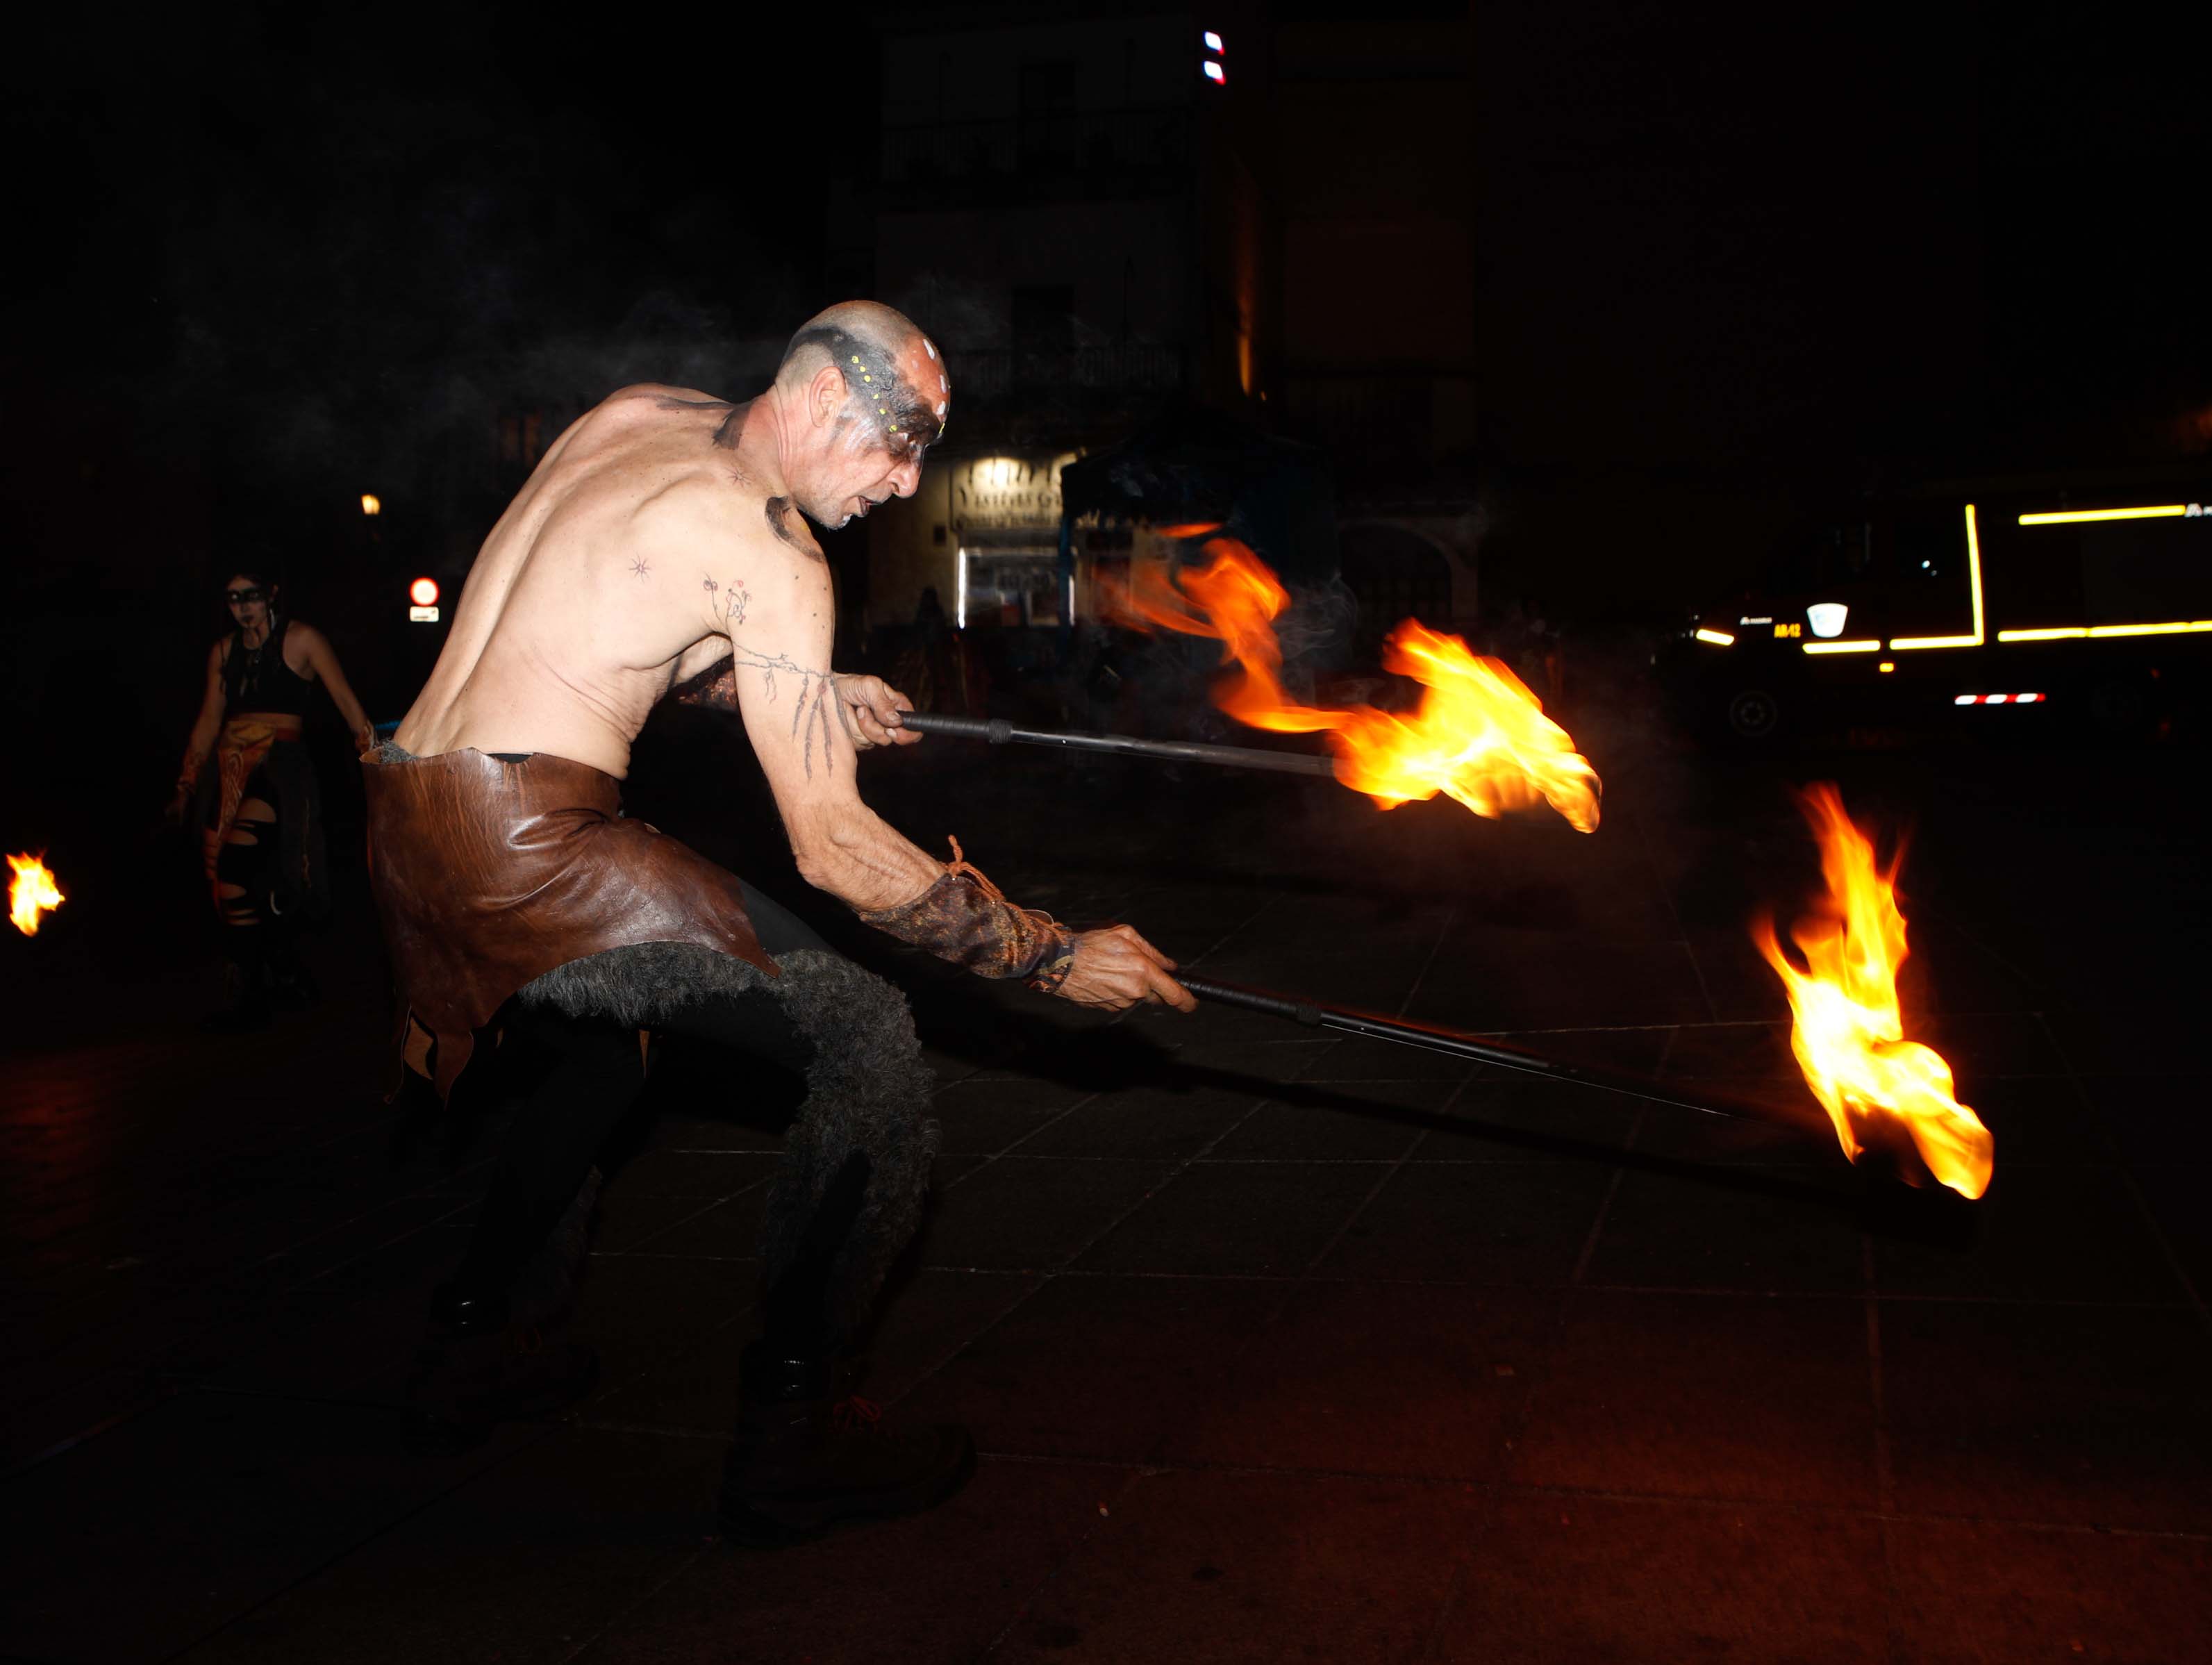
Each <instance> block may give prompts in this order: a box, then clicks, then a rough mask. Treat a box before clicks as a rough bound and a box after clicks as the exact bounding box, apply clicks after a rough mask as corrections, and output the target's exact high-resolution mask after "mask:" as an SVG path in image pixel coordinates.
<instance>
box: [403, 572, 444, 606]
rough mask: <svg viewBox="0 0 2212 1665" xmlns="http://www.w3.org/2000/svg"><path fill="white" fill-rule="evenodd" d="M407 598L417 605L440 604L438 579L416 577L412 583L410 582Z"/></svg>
mask: <svg viewBox="0 0 2212 1665" xmlns="http://www.w3.org/2000/svg"><path fill="white" fill-rule="evenodd" d="M407 599H409V600H410V601H411V602H413V603H414V604H415V605H416V606H417V607H435V606H436V605H438V580H436V579H435V578H418V579H416V580H415V581H414V582H413V583H412V584H410V585H409V586H407Z"/></svg>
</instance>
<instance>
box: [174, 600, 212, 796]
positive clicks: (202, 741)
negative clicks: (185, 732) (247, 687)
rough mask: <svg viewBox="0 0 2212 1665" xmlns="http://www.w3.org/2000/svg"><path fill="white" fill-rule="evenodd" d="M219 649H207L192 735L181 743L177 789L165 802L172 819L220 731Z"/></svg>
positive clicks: (192, 788) (187, 794)
mask: <svg viewBox="0 0 2212 1665" xmlns="http://www.w3.org/2000/svg"><path fill="white" fill-rule="evenodd" d="M222 647H223V644H222V642H221V641H218V642H216V644H215V646H213V647H210V648H209V649H208V657H207V686H206V689H205V690H204V692H203V693H202V694H201V696H200V712H199V715H198V716H197V717H195V718H193V719H192V732H191V736H190V737H189V738H187V739H186V740H185V757H184V761H183V762H182V763H179V765H178V766H177V790H176V793H175V795H174V796H173V797H172V798H171V799H169V816H170V818H171V819H172V820H174V819H176V818H177V817H179V816H181V815H182V814H183V813H184V811H185V805H186V803H188V802H189V801H190V800H191V795H192V793H193V790H194V789H195V788H196V787H197V785H198V783H199V778H200V769H201V768H202V766H203V765H204V764H205V763H206V762H207V760H208V753H209V752H210V751H212V750H214V749H215V737H216V735H217V734H218V733H220V732H222V712H223V691H222Z"/></svg>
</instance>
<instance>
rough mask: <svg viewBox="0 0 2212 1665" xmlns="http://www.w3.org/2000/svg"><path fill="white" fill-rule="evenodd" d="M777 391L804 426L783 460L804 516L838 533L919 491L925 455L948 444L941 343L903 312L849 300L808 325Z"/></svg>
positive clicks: (947, 390)
mask: <svg viewBox="0 0 2212 1665" xmlns="http://www.w3.org/2000/svg"><path fill="white" fill-rule="evenodd" d="M776 392H777V395H778V397H779V398H780V400H781V402H782V404H783V405H784V407H785V408H786V410H793V411H795V413H796V414H797V416H798V417H799V420H797V421H796V422H788V423H787V432H789V433H793V434H797V435H798V436H799V445H798V447H796V452H795V454H787V456H786V457H785V459H784V468H785V476H786V478H787V481H788V482H789V483H790V486H791V489H792V497H793V501H795V502H796V503H797V504H798V505H799V512H800V513H803V514H805V516H806V518H807V519H808V520H811V521H813V522H814V523H815V524H816V525H817V526H831V527H836V526H843V525H845V524H846V523H847V522H848V521H849V520H852V519H853V517H854V516H855V515H865V514H866V513H868V511H869V510H870V509H872V508H873V507H876V505H878V503H881V502H884V501H887V500H888V499H890V498H892V497H911V496H913V495H914V494H915V490H916V489H918V488H919V487H920V486H921V464H922V456H923V453H925V452H926V451H927V449H928V448H929V447H931V446H933V445H934V444H936V443H937V441H939V440H940V439H941V438H943V437H944V434H945V424H946V422H948V421H949V420H950V419H951V412H952V378H951V372H950V371H949V370H948V369H947V368H945V356H944V355H943V354H942V353H941V352H940V351H939V349H938V346H937V343H935V342H933V341H932V340H931V339H930V338H929V337H927V336H926V335H924V334H923V333H922V332H921V328H920V327H919V326H918V325H915V322H914V320H913V319H909V318H908V317H907V316H906V315H905V314H904V313H899V312H896V311H894V310H893V309H892V308H890V307H885V306H881V305H878V303H876V302H875V301H843V302H841V303H840V304H839V305H837V306H835V307H830V308H829V310H828V311H827V312H824V313H817V315H816V316H815V317H813V318H811V319H808V320H807V321H806V323H805V325H802V326H801V327H800V329H799V333H798V334H796V335H794V336H793V337H792V338H791V343H790V345H789V346H787V347H786V348H785V349H784V354H783V363H782V366H781V368H780V369H778V370H777V372H776Z"/></svg>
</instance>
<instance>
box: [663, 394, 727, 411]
mask: <svg viewBox="0 0 2212 1665" xmlns="http://www.w3.org/2000/svg"><path fill="white" fill-rule="evenodd" d="M653 403H654V404H657V405H659V407H660V408H661V409H662V410H729V409H730V408H731V406H730V402H729V400H727V399H679V398H677V397H676V396H675V395H674V394H673V393H663V394H662V395H661V396H660V397H659V398H657V399H655V400H654V401H653Z"/></svg>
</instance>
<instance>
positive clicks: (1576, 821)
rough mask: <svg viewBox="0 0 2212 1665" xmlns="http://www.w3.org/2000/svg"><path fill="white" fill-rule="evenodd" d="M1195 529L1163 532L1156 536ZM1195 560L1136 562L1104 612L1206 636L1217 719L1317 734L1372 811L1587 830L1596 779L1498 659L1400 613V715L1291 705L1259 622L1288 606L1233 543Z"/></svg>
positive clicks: (1593, 821)
mask: <svg viewBox="0 0 2212 1665" xmlns="http://www.w3.org/2000/svg"><path fill="white" fill-rule="evenodd" d="M1208 530H1212V529H1211V528H1208V527H1199V528H1188V527H1169V528H1166V529H1165V531H1166V535H1169V536H1180V535H1194V534H1195V532H1202V531H1208ZM1206 554H1207V555H1208V556H1212V560H1211V561H1210V562H1208V563H1207V564H1206V565H1205V566H1203V567H1191V568H1185V569H1184V570H1183V571H1182V574H1181V575H1180V585H1179V586H1178V584H1177V583H1176V581H1173V580H1170V578H1169V577H1168V575H1167V573H1166V570H1165V569H1164V568H1162V567H1159V566H1158V565H1156V564H1154V563H1150V562H1147V563H1145V564H1143V565H1141V566H1139V567H1138V568H1136V569H1134V570H1133V572H1132V574H1131V576H1130V580H1129V582H1128V584H1127V586H1126V587H1124V588H1122V589H1121V590H1120V591H1119V592H1117V593H1115V594H1114V595H1113V596H1112V597H1110V599H1109V605H1110V607H1111V609H1112V611H1113V612H1114V614H1115V617H1118V618H1119V619H1121V622H1123V623H1129V624H1133V625H1136V626H1137V627H1138V628H1139V629H1143V628H1146V627H1147V626H1150V625H1155V624H1156V625H1159V626H1162V627H1164V628H1165V629H1170V630H1176V631H1180V632H1182V634H1184V635H1196V636H1210V637H1212V638H1213V639H1214V640H1216V641H1219V642H1220V643H1221V644H1222V647H1223V660H1224V662H1225V663H1226V662H1228V661H1230V660H1234V661H1235V662H1236V663H1237V665H1238V667H1239V671H1238V674H1237V675H1236V676H1234V677H1231V678H1229V679H1228V680H1227V681H1226V682H1225V683H1224V684H1222V685H1221V686H1220V687H1219V688H1218V689H1217V690H1215V693H1214V700H1215V702H1216V703H1217V704H1218V705H1219V706H1220V707H1221V708H1222V709H1223V710H1224V711H1225V712H1227V713H1228V714H1230V715H1231V716H1232V717H1234V718H1236V719H1237V720H1238V721H1239V722H1242V723H1246V724H1249V726H1252V727H1254V728H1265V729H1271V730H1273V731H1274V732H1278V733H1286V734H1310V733H1316V732H1318V733H1323V734H1326V735H1328V738H1329V743H1330V744H1331V745H1332V746H1333V747H1334V750H1335V751H1336V753H1337V758H1338V763H1337V770H1336V773H1337V778H1338V779H1339V780H1340V781H1343V782H1344V784H1345V785H1346V786H1348V787H1352V789H1353V790H1354V791H1357V792H1364V793H1366V794H1367V795H1368V796H1369V797H1370V798H1372V799H1374V800H1375V801H1376V804H1377V805H1380V806H1381V807H1382V808H1383V809H1386V810H1388V809H1395V808H1396V807H1397V806H1398V805H1401V804H1403V803H1406V802H1408V801H1409V800H1411V799H1431V798H1434V797H1435V796H1436V795H1437V793H1440V792H1441V793H1448V794H1449V795H1450V796H1451V797H1453V798H1455V799H1458V800H1459V801H1460V802H1461V803H1462V804H1464V805H1467V807H1468V808H1469V809H1471V810H1473V811H1474V812H1475V813H1476V814H1477V815H1484V816H1498V815H1503V814H1504V813H1505V812H1506V811H1509V810H1522V809H1528V808H1531V807H1533V806H1534V805H1536V804H1537V803H1539V802H1542V803H1548V804H1550V805H1552V807H1553V809H1556V810H1557V811H1559V813H1560V814H1561V815H1563V816H1565V817H1566V818H1567V819H1568V821H1569V822H1571V823H1572V824H1573V825H1574V826H1575V827H1576V828H1577V829H1578V830H1580V831H1583V832H1589V831H1592V830H1593V829H1595V827H1596V826H1597V822H1598V793H1599V784H1598V778H1597V771H1596V770H1595V769H1592V768H1591V767H1590V766H1589V759H1587V758H1585V757H1583V756H1582V754H1581V753H1579V752H1577V750H1575V749H1574V742H1573V740H1572V739H1571V738H1569V737H1568V734H1567V732H1566V730H1565V729H1563V728H1561V727H1560V726H1559V725H1558V724H1557V723H1555V722H1553V720H1551V719H1550V718H1548V717H1547V716H1546V715H1545V714H1544V708H1543V704H1542V702H1541V701H1539V700H1538V699H1537V698H1536V696H1534V694H1532V693H1530V692H1529V691H1528V688H1527V687H1526V686H1525V685H1524V684H1522V681H1521V679H1520V678H1518V677H1516V676H1515V675H1514V674H1513V673H1512V671H1509V670H1507V669H1506V668H1505V666H1504V665H1502V664H1500V663H1499V662H1498V660H1496V659H1484V658H1480V657H1478V656H1477V655H1475V654H1474V653H1469V652H1468V647H1467V644H1466V643H1465V642H1464V641H1461V640H1460V639H1459V638H1458V637H1457V636H1450V635H1443V634H1441V633H1439V632H1437V631H1435V630H1431V629H1427V628H1425V626H1423V625H1422V624H1420V623H1418V622H1417V621H1415V620H1413V619H1410V618H1409V619H1407V620H1406V621H1405V622H1404V623H1401V624H1400V625H1399V627H1398V628H1397V629H1395V631H1393V632H1392V633H1391V635H1390V639H1389V642H1388V644H1387V645H1386V647H1385V648H1384V653H1383V669H1385V670H1386V671H1394V672H1396V673H1397V674H1399V675H1401V676H1407V677H1411V678H1413V679H1414V680H1415V681H1416V682H1418V683H1419V684H1421V686H1422V689H1423V690H1424V691H1423V693H1422V696H1421V702H1420V704H1419V707H1418V708H1416V709H1415V710H1414V711H1413V712H1412V713H1411V714H1399V713H1395V712H1389V711H1382V710H1378V709H1376V708H1375V707H1373V706H1366V705H1363V706H1354V707H1352V708H1348V709H1335V708H1328V707H1321V706H1306V705H1297V704H1294V703H1292V702H1291V701H1290V700H1289V699H1288V698H1287V697H1285V694H1284V692H1283V685H1282V668H1283V653H1282V647H1281V644H1280V643H1279V641H1277V640H1276V637H1275V629H1274V625H1273V619H1274V618H1275V617H1276V615H1277V614H1279V613H1280V612H1281V611H1283V609H1284V608H1285V606H1287V605H1289V602H1290V595H1289V592H1287V591H1285V589H1284V588H1283V586H1282V585H1281V584H1280V583H1279V581H1278V580H1276V577H1275V574H1273V573H1272V572H1270V571H1269V570H1268V569H1267V566H1266V565H1265V563H1263V562H1261V560H1260V559H1259V557H1258V556H1255V555H1254V554H1253V553H1252V551H1251V550H1249V549H1247V548H1246V547H1245V546H1244V545H1243V544H1240V543H1238V542H1237V540H1236V539H1235V538H1212V539H1211V540H1210V541H1209V542H1208V543H1207V544H1206Z"/></svg>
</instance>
